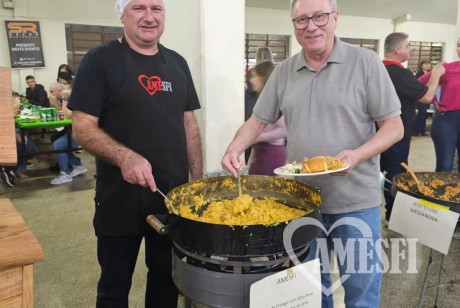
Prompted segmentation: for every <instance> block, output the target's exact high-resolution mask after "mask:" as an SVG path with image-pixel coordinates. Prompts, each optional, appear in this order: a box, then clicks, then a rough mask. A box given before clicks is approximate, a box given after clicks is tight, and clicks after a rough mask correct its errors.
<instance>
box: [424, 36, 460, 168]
mask: <svg viewBox="0 0 460 308" xmlns="http://www.w3.org/2000/svg"><path fill="white" fill-rule="evenodd" d="M457 55H458V57H459V58H460V38H459V39H458V41H457ZM444 68H445V69H446V72H445V74H444V75H443V76H441V78H440V79H439V86H440V87H441V98H440V100H439V103H438V109H439V110H438V112H436V114H435V115H434V116H433V122H432V124H431V131H430V133H431V139H433V143H434V149H435V153H436V171H438V172H452V170H453V165H454V159H455V150H457V153H460V61H455V62H451V63H445V64H444ZM430 75H431V73H428V74H425V75H423V76H422V77H420V78H419V81H420V82H423V83H427V81H428V80H429V78H430ZM457 160H458V155H457ZM457 169H458V170H457V172H460V167H458V168H457Z"/></svg>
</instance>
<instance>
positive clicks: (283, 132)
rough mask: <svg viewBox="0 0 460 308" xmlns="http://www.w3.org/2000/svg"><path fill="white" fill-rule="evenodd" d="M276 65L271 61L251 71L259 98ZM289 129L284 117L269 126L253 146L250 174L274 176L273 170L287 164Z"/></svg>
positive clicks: (251, 81)
mask: <svg viewBox="0 0 460 308" xmlns="http://www.w3.org/2000/svg"><path fill="white" fill-rule="evenodd" d="M274 68H275V64H273V62H270V61H266V62H262V63H259V64H257V65H256V66H255V67H254V68H253V69H252V71H251V76H250V77H249V82H250V83H251V85H252V89H253V90H254V92H255V93H256V94H257V96H258V95H259V94H260V93H261V92H262V90H263V88H264V86H265V84H266V82H267V80H268V77H269V76H270V74H271V73H272V72H273V69H274ZM286 137H287V128H286V125H285V124H284V117H283V116H282V117H281V118H280V119H279V120H278V121H276V122H275V123H273V124H268V125H267V126H266V127H265V129H264V131H263V132H262V134H261V135H260V136H259V138H258V139H257V141H256V143H255V144H254V145H253V146H252V151H251V156H250V157H249V174H257V175H274V173H273V170H274V169H275V168H277V167H280V166H282V165H284V164H285V163H286V158H287V157H286Z"/></svg>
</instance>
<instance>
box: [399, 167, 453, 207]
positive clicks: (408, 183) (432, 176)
mask: <svg viewBox="0 0 460 308" xmlns="http://www.w3.org/2000/svg"><path fill="white" fill-rule="evenodd" d="M414 173H415V175H416V176H417V178H418V179H419V180H420V182H421V183H422V184H424V185H426V186H428V187H430V184H431V183H432V182H433V181H435V180H441V181H443V182H445V185H443V186H440V187H437V188H435V189H433V191H434V195H433V196H430V197H429V196H425V195H423V194H421V193H420V192H419V191H418V189H417V186H416V185H415V181H414V180H413V179H412V177H411V176H410V174H409V173H401V174H398V175H396V176H395V177H394V178H393V186H392V189H391V193H392V195H393V196H396V193H397V192H398V191H401V192H403V193H405V194H408V195H410V196H412V197H415V198H419V199H423V200H427V201H431V202H434V203H436V204H441V205H445V206H448V207H449V208H450V210H451V211H454V212H457V213H460V194H457V195H454V196H452V197H451V198H449V199H448V200H443V199H442V197H441V196H442V195H443V194H444V192H445V189H446V187H448V186H451V187H455V186H457V184H458V183H460V173H451V172H414Z"/></svg>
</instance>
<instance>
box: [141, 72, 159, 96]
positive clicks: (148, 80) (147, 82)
mask: <svg viewBox="0 0 460 308" xmlns="http://www.w3.org/2000/svg"><path fill="white" fill-rule="evenodd" d="M137 80H139V82H140V84H141V85H142V87H143V88H144V89H146V90H147V92H149V94H150V95H153V94H155V93H156V92H157V91H162V90H163V85H162V81H161V78H160V77H158V76H151V77H148V76H146V75H139V77H138V78H137Z"/></svg>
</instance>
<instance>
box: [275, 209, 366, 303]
mask: <svg viewBox="0 0 460 308" xmlns="http://www.w3.org/2000/svg"><path fill="white" fill-rule="evenodd" d="M308 225H309V226H316V227H318V228H320V229H321V230H323V231H324V233H325V234H326V235H329V233H330V232H331V231H332V230H334V229H335V228H337V227H339V226H342V225H351V226H353V227H355V228H356V229H358V230H359V231H360V232H361V234H362V235H363V237H364V238H370V239H372V230H371V228H370V227H369V225H368V224H367V223H366V222H364V221H363V220H361V219H358V218H355V217H345V218H341V219H339V220H337V221H336V222H335V223H334V224H333V225H332V226H331V228H330V229H329V230H326V228H325V227H324V225H323V224H322V223H321V222H320V221H318V220H316V219H314V218H311V217H302V218H298V219H295V220H293V221H291V222H290V223H289V224H288V225H287V226H286V228H285V229H284V233H283V243H284V248H285V249H286V252H287V253H288V255H289V258H290V259H291V260H292V262H294V264H295V265H300V264H302V263H301V262H300V261H299V259H298V258H297V255H296V254H295V252H294V250H293V248H292V236H293V234H294V232H295V231H296V230H297V229H298V228H300V227H302V226H308ZM318 245H319V244H318ZM350 253H354V252H350ZM363 253H365V252H363ZM300 271H301V272H302V274H304V275H305V276H306V277H307V278H308V279H309V280H310V281H311V282H312V283H313V285H314V286H316V287H317V288H318V289H320V290H321V291H322V292H323V293H324V295H326V296H329V295H331V293H332V292H334V291H335V290H336V289H337V288H338V287H340V286H341V285H342V283H344V282H345V281H346V280H347V279H348V278H350V274H346V273H345V274H343V275H342V276H340V279H339V280H337V281H336V282H334V283H333V284H332V285H331V286H330V287H329V288H326V287H325V286H324V285H323V284H322V283H321V282H320V281H318V280H317V279H316V277H315V276H314V275H313V274H312V273H310V272H308V271H307V270H306V269H305V268H304V267H300ZM345 272H347V271H345Z"/></svg>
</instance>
